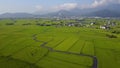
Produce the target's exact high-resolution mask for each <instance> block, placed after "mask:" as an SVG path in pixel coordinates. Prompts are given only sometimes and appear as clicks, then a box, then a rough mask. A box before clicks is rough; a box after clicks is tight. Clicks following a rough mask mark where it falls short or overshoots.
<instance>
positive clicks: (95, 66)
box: [32, 34, 98, 68]
mask: <svg viewBox="0 0 120 68" xmlns="http://www.w3.org/2000/svg"><path fill="white" fill-rule="evenodd" d="M37 35H38V34H34V35H33V36H32V39H33V40H34V41H36V42H42V43H43V44H41V47H43V48H47V49H48V50H49V51H51V52H60V53H65V54H73V55H77V56H86V57H90V58H92V59H93V65H92V68H97V64H98V60H97V57H96V56H92V55H87V54H78V53H72V52H67V51H60V50H54V49H53V48H51V47H48V46H45V45H46V44H47V43H48V42H50V41H52V40H53V39H51V40H49V41H47V42H44V41H40V40H38V39H37Z"/></svg>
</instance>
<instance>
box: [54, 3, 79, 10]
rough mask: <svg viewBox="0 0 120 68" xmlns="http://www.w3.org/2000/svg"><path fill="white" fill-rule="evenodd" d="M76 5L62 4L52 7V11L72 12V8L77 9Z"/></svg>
mask: <svg viewBox="0 0 120 68" xmlns="http://www.w3.org/2000/svg"><path fill="white" fill-rule="evenodd" d="M77 6H78V4H77V3H64V4H61V5H58V6H55V7H53V9H54V10H72V9H74V8H77Z"/></svg>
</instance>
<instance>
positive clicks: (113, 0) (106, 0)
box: [80, 0, 120, 9]
mask: <svg viewBox="0 0 120 68" xmlns="http://www.w3.org/2000/svg"><path fill="white" fill-rule="evenodd" d="M110 4H120V0H94V2H93V3H92V4H85V5H80V9H86V8H96V7H100V6H105V5H110Z"/></svg>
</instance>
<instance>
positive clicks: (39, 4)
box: [0, 0, 120, 14]
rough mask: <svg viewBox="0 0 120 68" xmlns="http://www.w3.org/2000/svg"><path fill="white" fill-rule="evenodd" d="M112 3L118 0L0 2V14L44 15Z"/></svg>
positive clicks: (26, 0) (2, 0)
mask: <svg viewBox="0 0 120 68" xmlns="http://www.w3.org/2000/svg"><path fill="white" fill-rule="evenodd" d="M112 3H120V0H0V14H2V13H6V12H11V13H17V12H27V13H34V12H41V13H46V12H54V11H59V10H71V9H74V8H80V9H86V8H95V7H98V6H104V5H108V4H112Z"/></svg>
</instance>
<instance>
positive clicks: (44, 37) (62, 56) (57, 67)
mask: <svg viewBox="0 0 120 68" xmlns="http://www.w3.org/2000/svg"><path fill="white" fill-rule="evenodd" d="M106 21H107V20H106V19H100V20H98V19H83V20H80V21H79V22H80V23H83V24H82V25H81V24H80V26H76V25H72V26H69V25H71V22H72V24H73V23H75V24H76V23H78V21H76V20H53V19H52V20H51V19H1V20H0V68H94V67H93V66H94V64H97V65H98V66H97V68H120V42H119V40H120V34H119V26H120V25H119V20H111V21H113V22H116V23H117V24H118V25H117V26H113V27H112V26H111V25H109V26H111V27H112V29H100V28H99V26H100V25H103V24H105V22H106ZM91 22H96V24H93V25H90V23H91ZM9 25H11V26H9ZM86 25H89V26H86ZM96 27H97V29H96ZM95 57H96V59H97V62H95V61H94V60H95Z"/></svg>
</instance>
